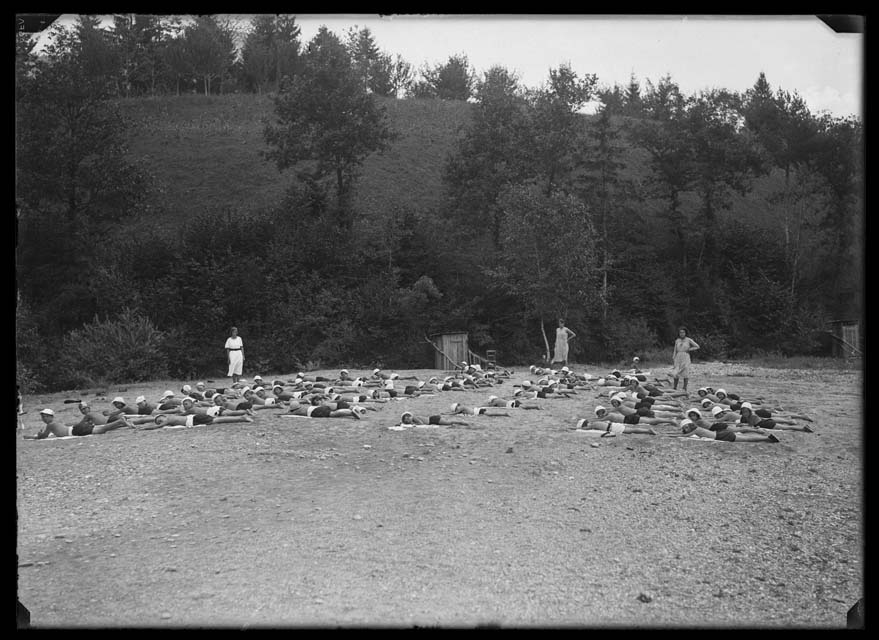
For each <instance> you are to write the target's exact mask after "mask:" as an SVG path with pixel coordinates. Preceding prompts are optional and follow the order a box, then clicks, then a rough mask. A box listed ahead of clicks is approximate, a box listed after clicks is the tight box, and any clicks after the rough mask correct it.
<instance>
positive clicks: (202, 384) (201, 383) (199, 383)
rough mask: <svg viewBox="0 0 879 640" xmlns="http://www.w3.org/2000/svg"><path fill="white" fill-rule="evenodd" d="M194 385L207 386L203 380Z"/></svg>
mask: <svg viewBox="0 0 879 640" xmlns="http://www.w3.org/2000/svg"><path fill="white" fill-rule="evenodd" d="M195 386H196V387H204V386H207V385H205V383H204V382H196V383H195Z"/></svg>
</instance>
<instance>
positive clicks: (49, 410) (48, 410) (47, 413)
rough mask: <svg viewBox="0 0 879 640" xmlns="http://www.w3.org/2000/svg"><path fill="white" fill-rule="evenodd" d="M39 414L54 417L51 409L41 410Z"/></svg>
mask: <svg viewBox="0 0 879 640" xmlns="http://www.w3.org/2000/svg"><path fill="white" fill-rule="evenodd" d="M40 413H44V414H46V415H47V416H54V415H55V412H54V411H52V409H43V410H42V411H40Z"/></svg>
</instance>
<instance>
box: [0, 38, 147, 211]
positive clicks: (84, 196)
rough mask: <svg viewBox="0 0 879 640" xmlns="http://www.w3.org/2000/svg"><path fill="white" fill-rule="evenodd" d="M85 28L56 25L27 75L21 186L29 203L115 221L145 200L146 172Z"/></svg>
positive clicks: (21, 114) (21, 109) (20, 118)
mask: <svg viewBox="0 0 879 640" xmlns="http://www.w3.org/2000/svg"><path fill="white" fill-rule="evenodd" d="M89 29H90V27H89V28H87V29H84V30H67V29H64V28H58V29H56V30H55V32H54V34H53V37H52V40H51V43H50V44H49V45H48V46H47V47H46V51H45V60H41V61H39V62H37V63H36V66H35V67H34V69H33V72H32V73H31V74H30V75H28V76H27V77H26V78H24V79H23V82H22V96H21V99H20V101H19V104H18V111H17V113H16V186H17V191H18V197H19V198H20V199H21V201H22V202H24V203H26V204H27V205H28V206H29V207H33V208H41V207H45V208H48V209H52V210H60V211H63V213H64V216H65V217H66V219H67V220H69V221H76V220H77V219H78V218H80V217H82V216H89V217H91V218H93V219H105V220H107V219H115V218H118V217H119V216H122V215H125V212H126V211H130V210H131V209H132V208H133V207H134V206H136V205H137V203H138V202H139V201H140V200H141V198H142V197H143V195H144V190H145V175H144V174H143V173H142V172H141V171H139V170H138V169H137V168H136V167H135V166H134V165H133V164H132V163H131V162H130V161H129V160H128V158H127V148H126V145H125V122H124V120H123V119H122V117H121V116H120V114H119V111H118V109H117V107H116V106H115V105H114V104H113V103H112V102H110V101H109V100H108V98H109V97H110V95H111V93H110V91H111V85H110V83H109V82H107V81H106V76H103V75H100V74H96V73H95V65H94V57H93V55H92V54H91V53H89V51H88V47H85V46H83V45H82V43H81V42H80V40H79V37H80V35H81V34H82V33H85V34H86V37H88V38H93V37H94V34H92V33H90V31H89Z"/></svg>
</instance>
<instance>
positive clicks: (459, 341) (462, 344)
mask: <svg viewBox="0 0 879 640" xmlns="http://www.w3.org/2000/svg"><path fill="white" fill-rule="evenodd" d="M448 341H449V349H448V351H447V353H448V354H449V357H450V358H452V359H453V360H454V361H455V364H460V363H461V362H462V361H464V360H466V361H467V362H470V358H469V357H468V356H469V355H470V354H469V353H467V334H466V333H454V334H452V335H450V336H449V337H448Z"/></svg>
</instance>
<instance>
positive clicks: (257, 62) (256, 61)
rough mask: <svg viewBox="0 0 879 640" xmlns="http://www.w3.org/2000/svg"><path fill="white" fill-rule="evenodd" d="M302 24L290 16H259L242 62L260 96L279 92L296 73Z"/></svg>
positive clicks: (249, 37)
mask: <svg viewBox="0 0 879 640" xmlns="http://www.w3.org/2000/svg"><path fill="white" fill-rule="evenodd" d="M299 33H300V28H299V25H297V24H296V17H295V16H289V15H277V16H272V15H258V16H255V17H254V18H253V19H252V20H251V22H250V30H249V31H248V33H247V37H246V38H245V40H244V46H243V47H242V49H241V63H242V66H243V71H244V75H245V78H246V80H247V82H248V84H249V85H250V87H251V88H252V89H254V90H256V91H257V92H259V93H262V91H264V90H267V89H268V87H270V86H271V87H272V88H273V89H274V90H275V91H278V90H279V88H280V86H281V81H282V80H283V78H284V77H285V76H287V77H292V76H293V75H294V74H295V73H296V65H297V60H298V58H299Z"/></svg>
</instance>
